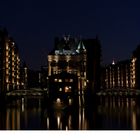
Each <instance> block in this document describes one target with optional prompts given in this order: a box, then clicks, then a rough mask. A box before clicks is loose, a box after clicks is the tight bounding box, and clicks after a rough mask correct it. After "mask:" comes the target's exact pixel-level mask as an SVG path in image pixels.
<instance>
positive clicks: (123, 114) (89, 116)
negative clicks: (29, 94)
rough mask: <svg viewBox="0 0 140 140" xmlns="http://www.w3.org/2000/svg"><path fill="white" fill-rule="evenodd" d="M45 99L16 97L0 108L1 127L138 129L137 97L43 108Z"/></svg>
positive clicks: (139, 124) (139, 127)
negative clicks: (78, 105) (3, 107)
mask: <svg viewBox="0 0 140 140" xmlns="http://www.w3.org/2000/svg"><path fill="white" fill-rule="evenodd" d="M42 102H44V100H43V99H42V98H41V99H40V98H35V99H34V98H32V99H29V100H27V101H26V102H25V99H24V98H22V99H17V100H14V101H13V102H10V103H9V104H8V105H7V106H6V108H5V109H1V110H0V129H1V130H139V129H140V105H139V104H138V103H137V102H136V100H135V99H134V98H121V97H118V98H116V97H112V98H109V97H103V98H99V99H98V102H97V103H96V105H94V103H93V104H91V105H90V106H81V107H71V108H53V107H47V106H46V107H42V105H41V104H42Z"/></svg>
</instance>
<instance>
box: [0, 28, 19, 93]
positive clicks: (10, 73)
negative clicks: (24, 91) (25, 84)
mask: <svg viewBox="0 0 140 140" xmlns="http://www.w3.org/2000/svg"><path fill="white" fill-rule="evenodd" d="M19 86H20V58H19V53H18V48H17V45H16V43H15V41H14V40H13V39H12V38H11V37H9V35H8V32H7V31H6V29H0V92H1V93H3V92H8V91H11V90H14V89H19Z"/></svg>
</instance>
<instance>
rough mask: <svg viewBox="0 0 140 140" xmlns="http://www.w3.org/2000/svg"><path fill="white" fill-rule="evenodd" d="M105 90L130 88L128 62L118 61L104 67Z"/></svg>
mask: <svg viewBox="0 0 140 140" xmlns="http://www.w3.org/2000/svg"><path fill="white" fill-rule="evenodd" d="M104 70H105V72H104V73H105V88H107V89H111V88H130V85H131V80H130V78H131V76H130V60H125V61H120V62H117V63H116V64H115V62H114V61H113V62H112V64H111V65H108V66H106V67H105V69H104Z"/></svg>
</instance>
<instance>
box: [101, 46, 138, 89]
mask: <svg viewBox="0 0 140 140" xmlns="http://www.w3.org/2000/svg"><path fill="white" fill-rule="evenodd" d="M139 71H140V45H139V46H138V47H137V48H136V49H135V50H134V51H133V54H132V57H131V59H130V60H126V61H120V62H118V63H116V64H115V63H112V64H111V65H108V66H106V67H105V68H104V70H103V72H102V73H103V76H102V77H104V82H103V83H102V87H103V88H106V89H111V88H132V89H140V73H139Z"/></svg>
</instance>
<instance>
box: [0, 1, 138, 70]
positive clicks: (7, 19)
mask: <svg viewBox="0 0 140 140" xmlns="http://www.w3.org/2000/svg"><path fill="white" fill-rule="evenodd" d="M139 7H140V1H139V0H0V25H1V26H5V27H6V28H7V29H8V31H9V33H10V35H11V36H13V38H14V39H15V41H16V42H17V44H18V46H19V51H20V55H21V58H22V59H23V60H25V61H26V63H27V64H28V65H29V67H30V68H33V69H40V66H41V65H44V64H46V62H47V54H48V52H49V51H50V50H51V49H52V48H53V45H54V37H55V36H60V37H61V36H63V35H64V34H70V35H71V36H74V37H79V36H82V37H83V38H95V36H96V34H98V36H99V39H100V40H101V45H102V55H103V57H102V59H103V63H111V62H112V59H113V58H114V59H115V61H118V60H123V59H127V58H130V56H131V54H132V51H133V50H134V49H135V48H136V46H137V45H138V44H139V43H140V8H139Z"/></svg>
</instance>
